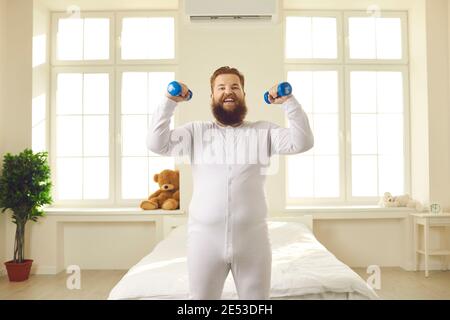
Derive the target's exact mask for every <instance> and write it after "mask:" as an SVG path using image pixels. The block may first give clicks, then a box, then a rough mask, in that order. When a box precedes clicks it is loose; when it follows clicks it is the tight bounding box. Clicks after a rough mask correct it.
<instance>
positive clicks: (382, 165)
mask: <svg viewBox="0 0 450 320" xmlns="http://www.w3.org/2000/svg"><path fill="white" fill-rule="evenodd" d="M378 165H379V170H380V172H379V175H380V186H379V190H378V193H379V195H383V194H384V193H385V192H390V193H392V194H394V195H399V194H404V192H405V190H404V187H403V186H404V183H403V181H404V170H405V168H404V164H403V156H380V157H379V158H378Z"/></svg>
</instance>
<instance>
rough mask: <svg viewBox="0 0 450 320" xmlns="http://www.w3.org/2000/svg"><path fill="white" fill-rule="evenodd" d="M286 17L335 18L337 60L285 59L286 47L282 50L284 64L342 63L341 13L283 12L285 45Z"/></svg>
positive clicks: (322, 11) (316, 11)
mask: <svg viewBox="0 0 450 320" xmlns="http://www.w3.org/2000/svg"><path fill="white" fill-rule="evenodd" d="M287 17H320V18H322V17H323V18H327V17H329V18H336V37H337V39H336V40H337V42H336V44H337V58H336V59H324V58H286V46H285V47H284V50H283V58H284V63H285V64H297V63H307V64H342V63H343V61H344V55H343V50H344V46H343V42H342V34H341V33H342V30H343V29H342V12H339V11H325V10H306V11H303V10H301V11H300V10H285V11H284V13H283V21H284V22H283V39H284V44H286V40H287V39H286V18H287Z"/></svg>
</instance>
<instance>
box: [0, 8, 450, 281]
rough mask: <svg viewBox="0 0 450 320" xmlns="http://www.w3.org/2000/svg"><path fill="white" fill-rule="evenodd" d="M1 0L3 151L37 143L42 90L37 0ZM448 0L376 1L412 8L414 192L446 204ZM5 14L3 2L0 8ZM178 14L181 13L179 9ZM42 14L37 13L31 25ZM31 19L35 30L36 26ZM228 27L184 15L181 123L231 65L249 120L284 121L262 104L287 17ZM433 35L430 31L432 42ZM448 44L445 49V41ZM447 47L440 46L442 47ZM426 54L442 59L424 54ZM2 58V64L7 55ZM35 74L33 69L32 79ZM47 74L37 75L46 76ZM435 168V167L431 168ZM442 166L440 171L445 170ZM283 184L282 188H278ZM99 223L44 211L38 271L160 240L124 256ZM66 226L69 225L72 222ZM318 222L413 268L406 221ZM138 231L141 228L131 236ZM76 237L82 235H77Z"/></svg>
mask: <svg viewBox="0 0 450 320" xmlns="http://www.w3.org/2000/svg"><path fill="white" fill-rule="evenodd" d="M0 1H3V2H5V1H6V2H7V3H8V9H9V10H10V12H9V14H8V18H7V24H8V28H9V30H10V31H9V32H8V36H7V39H8V53H7V59H8V64H6V65H7V66H6V67H7V70H6V72H7V73H6V75H7V79H8V86H7V92H8V95H7V105H8V110H1V117H0V118H3V119H4V122H5V124H6V126H5V127H2V128H0V130H2V131H0V132H1V133H2V135H4V134H6V133H9V132H12V131H13V130H14V132H15V133H16V134H15V135H14V137H11V136H9V137H8V136H6V135H5V137H7V139H6V141H5V143H4V145H3V146H2V148H3V149H2V150H0V152H1V151H3V150H8V151H11V152H15V151H19V150H22V149H23V148H24V147H27V146H31V129H30V127H31V125H30V123H31V97H32V96H35V94H36V93H37V91H39V89H38V86H36V85H35V86H32V73H31V37H32V35H33V30H32V29H33V24H32V22H31V21H33V17H32V13H31V10H32V6H31V5H30V1H26V0H0ZM46 2H47V3H48V2H49V1H48V0H47V1H46ZM444 2H445V1H441V0H438V1H437V2H434V0H433V1H431V2H429V3H428V4H427V1H425V0H398V1H395V2H394V1H387V0H380V1H377V3H378V5H379V6H380V7H381V9H382V10H383V9H385V10H387V9H393V8H396V9H404V10H408V13H409V29H410V54H411V56H410V71H411V72H410V77H411V126H412V127H411V131H412V146H411V151H412V177H413V179H412V187H413V188H412V191H413V196H415V197H417V198H419V199H421V200H428V199H429V197H430V196H433V197H437V198H436V199H433V200H434V201H441V203H442V204H443V205H444V207H446V208H447V209H450V206H449V197H448V194H446V193H445V192H448V190H450V188H449V186H448V181H449V180H450V179H448V177H449V171H450V170H449V161H448V154H449V149H450V143H449V138H448V137H449V135H448V131H446V130H448V121H449V119H450V112H449V110H448V97H447V96H446V95H445V92H444V89H443V86H445V88H446V89H447V88H450V84H449V81H448V71H442V70H440V69H443V68H444V69H445V70H449V60H448V45H449V43H448V37H449V35H448V31H447V30H448V25H447V24H448V22H447V20H448V16H447V15H446V14H445V13H448V12H449V8H448V7H447V6H446V5H444ZM102 3H103V4H104V3H105V2H102ZM285 3H286V7H288V8H304V9H308V8H316V9H331V8H336V9H348V8H356V7H355V5H356V6H358V9H361V10H365V9H366V8H367V7H368V6H369V5H371V4H373V1H365V0H364V1H358V2H356V1H351V0H347V1H340V2H335V1H331V0H325V1H321V2H320V3H319V1H285ZM355 3H356V4H355ZM171 4H173V3H172V2H171ZM0 8H1V7H0ZM41 9H42V7H41ZM36 10H40V9H36ZM42 10H43V9H42ZM44 11H45V10H44ZM1 12H2V10H1V9H0V14H1ZM45 16H46V15H45V14H43V15H39V14H35V15H34V19H41V20H42V19H43V20H42V21H45ZM0 17H1V16H0ZM37 17H40V18H37ZM180 18H182V16H181V15H180ZM42 21H41V22H42ZM36 22H37V21H36V20H35V22H34V23H36ZM442 25H444V26H445V28H444V29H445V30H444V31H442V29H440V28H441V27H442ZM34 26H35V30H36V29H37V26H36V24H34ZM227 26H228V27H224V26H223V25H208V26H203V25H200V24H198V25H183V20H182V19H181V21H180V30H179V41H180V42H179V49H180V61H179V67H178V71H179V72H178V76H179V80H181V81H184V82H186V83H187V84H188V85H189V86H190V87H191V89H192V90H193V91H194V93H195V96H196V99H195V102H194V101H192V102H190V103H184V104H180V107H179V108H178V110H177V111H176V112H177V116H178V118H177V119H178V120H179V124H182V123H185V122H187V121H192V120H208V119H211V118H212V114H211V112H210V107H209V94H210V89H209V77H210V75H211V73H212V72H213V70H215V69H216V68H217V67H220V66H222V65H231V66H235V67H237V68H238V69H240V70H241V71H242V72H243V73H244V75H245V76H246V87H245V89H246V92H247V102H248V106H249V114H248V119H249V120H251V121H254V120H270V121H273V122H275V123H278V124H280V125H282V124H283V121H284V114H283V112H282V110H280V109H279V108H277V107H276V106H275V107H273V106H272V107H269V106H267V105H265V104H264V103H263V102H262V93H263V92H264V90H266V89H267V88H268V87H269V86H271V85H273V84H274V83H276V82H278V81H280V80H283V79H284V64H283V37H282V27H281V24H277V25H266V24H264V25H259V26H254V25H245V26H241V25H239V26H240V27H242V28H240V29H238V28H236V26H235V25H227ZM427 28H428V30H427ZM0 30H1V27H0ZM427 36H428V37H431V39H430V41H428V43H427ZM0 39H1V37H0ZM230 42H231V43H232V44H233V45H232V46H231V48H233V47H237V48H239V49H240V51H239V52H235V51H232V49H230V46H229V45H228V43H230ZM444 47H445V48H446V49H443V48H444ZM442 50H443V51H444V53H442V52H441V51H442ZM427 56H428V57H432V58H433V59H437V60H433V59H431V58H428V59H427ZM12 57H14V59H12ZM434 61H435V62H434ZM427 63H428V64H430V65H428V64H427ZM0 66H1V64H0ZM3 66H4V67H5V63H3ZM428 69H430V70H428ZM428 71H429V72H428ZM443 73H444V74H443ZM36 74H37V72H35V77H36ZM44 74H45V73H43V74H41V76H45V75H44ZM35 79H36V78H35ZM427 80H428V81H430V83H431V84H433V86H434V88H432V89H431V90H430V86H427ZM442 83H444V84H442ZM36 90H37V91H36ZM43 90H45V89H43ZM0 101H1V100H0ZM428 103H429V104H430V105H428ZM445 106H447V108H445ZM436 124H437V125H436ZM440 156H442V157H443V158H440ZM445 159H447V160H445ZM279 160H280V162H279V165H280V172H279V173H278V174H277V175H274V176H269V177H268V180H267V185H266V190H267V196H268V202H269V209H270V214H271V215H278V214H282V213H283V211H284V203H283V199H284V187H283V186H284V161H283V160H284V157H281V158H280V159H279ZM430 166H432V167H433V168H434V170H432V169H430ZM436 169H439V170H440V171H439V172H440V173H441V174H439V172H438V171H436ZM181 170H182V175H183V180H182V185H181V187H182V207H184V208H187V207H188V204H189V201H190V197H191V194H192V190H191V186H192V179H191V171H190V168H189V166H183V167H182V168H181ZM280 186H282V187H281V191H280ZM96 223H98V224H95V225H92V226H88V227H86V226H87V225H86V222H85V221H82V223H79V224H74V225H71V224H66V223H64V224H62V225H61V224H59V222H57V221H55V218H53V217H47V218H44V219H41V221H40V222H39V223H37V224H34V225H33V224H30V227H29V233H30V237H29V238H30V239H32V242H31V245H29V249H30V251H29V256H30V257H31V258H33V259H35V262H36V266H37V267H43V268H42V269H41V272H43V273H48V272H50V273H51V271H52V270H53V271H55V270H60V267H61V266H62V265H64V264H67V263H73V259H77V260H80V259H81V260H82V263H83V265H85V266H88V267H89V268H96V267H98V268H102V267H105V265H104V264H103V263H102V262H101V261H99V260H96V259H95V257H93V256H91V255H83V254H81V255H80V252H87V250H89V249H90V246H94V248H95V250H96V252H100V251H101V252H103V253H104V254H105V256H103V258H104V259H106V261H108V262H109V264H110V265H115V266H121V267H126V266H124V265H120V261H119V260H120V259H123V257H122V256H121V254H125V255H126V259H125V260H126V261H127V263H126V264H128V265H129V264H130V263H131V261H133V259H135V258H136V257H138V256H139V255H142V252H145V250H149V249H150V248H151V247H152V246H153V245H154V241H155V239H153V238H152V239H151V240H150V242H149V243H147V244H144V243H143V242H142V247H140V248H138V249H137V250H136V251H133V252H130V253H127V252H126V249H125V248H126V245H125V246H124V248H122V252H120V254H119V253H117V251H116V250H115V249H116V248H114V247H112V246H111V245H109V243H108V242H102V241H97V242H96V241H95V238H93V234H97V235H98V239H102V238H103V237H105V236H106V238H108V237H110V236H111V231H113V230H115V229H114V228H115V227H117V225H114V226H112V225H110V226H111V228H109V227H108V225H106V224H105V223H102V222H101V221H100V222H99V221H96ZM117 223H120V224H121V225H123V228H124V229H123V232H124V233H123V234H122V235H121V240H122V241H123V243H124V244H127V243H128V244H129V245H130V246H132V247H133V248H136V246H139V242H140V241H139V240H136V239H143V238H145V236H146V235H147V234H148V233H150V232H153V230H154V228H156V227H155V226H152V225H151V224H146V226H147V227H148V228H141V226H139V225H136V226H132V225H129V224H127V222H126V221H125V222H124V221H122V222H117ZM56 225H59V226H63V229H58V228H57V227H56ZM65 226H67V229H66V230H65ZM314 227H315V230H316V234H317V237H318V239H319V240H320V241H321V242H322V243H323V244H324V245H325V246H326V247H328V248H329V249H330V250H332V252H333V253H335V254H336V256H337V257H338V258H340V259H341V260H342V261H344V262H346V263H348V264H349V265H351V266H367V265H370V264H379V265H382V266H383V265H384V266H403V267H405V268H410V267H411V266H412V253H411V233H410V230H411V223H410V220H409V219H406V218H403V219H402V218H398V219H397V218H395V219H370V220H366V219H356V220H355V219H344V220H338V219H325V220H316V221H315V222H314ZM6 229H7V230H6V232H5V233H6V236H7V241H6V248H7V252H8V254H7V255H10V252H11V251H12V245H13V235H14V229H13V227H12V224H11V223H10V222H8V224H7V228H6ZM58 230H59V231H58ZM61 230H62V231H61ZM0 231H1V229H0ZM134 232H137V233H138V235H137V236H135V235H134V234H133V233H134ZM61 233H62V238H61ZM434 236H436V235H433V237H434ZM61 239H62V242H63V243H64V248H63V249H61V248H59V249H58V248H57V247H55V246H57V242H58V241H60V240H61ZM78 239H82V240H80V241H78ZM87 239H89V240H87ZM109 239H111V238H109ZM0 240H1V239H0ZM85 240H86V241H85ZM436 241H437V240H436ZM64 249H65V250H64ZM144 249H145V250H144ZM55 252H64V255H65V256H64V257H63V258H62V259H63V261H59V262H58V261H56V259H61V257H59V258H56V256H55ZM0 254H1V251H0ZM0 258H1V255H0ZM436 263H438V261H436ZM57 265H58V266H59V267H57ZM38 272H39V270H38Z"/></svg>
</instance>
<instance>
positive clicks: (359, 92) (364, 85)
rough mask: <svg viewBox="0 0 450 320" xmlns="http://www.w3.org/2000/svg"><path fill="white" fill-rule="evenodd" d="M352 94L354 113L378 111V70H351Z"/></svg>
mask: <svg viewBox="0 0 450 320" xmlns="http://www.w3.org/2000/svg"><path fill="white" fill-rule="evenodd" d="M350 96H351V109H352V113H375V112H376V111H377V78H376V72H361V71H354V72H351V73H350Z"/></svg>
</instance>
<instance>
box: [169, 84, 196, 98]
mask: <svg viewBox="0 0 450 320" xmlns="http://www.w3.org/2000/svg"><path fill="white" fill-rule="evenodd" d="M167 92H168V93H170V95H172V96H174V97H176V96H181V92H182V89H181V84H179V83H178V81H172V82H171V83H169V85H168V86H167ZM191 98H192V91H191V90H188V97H187V100H188V101H189V100H191Z"/></svg>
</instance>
